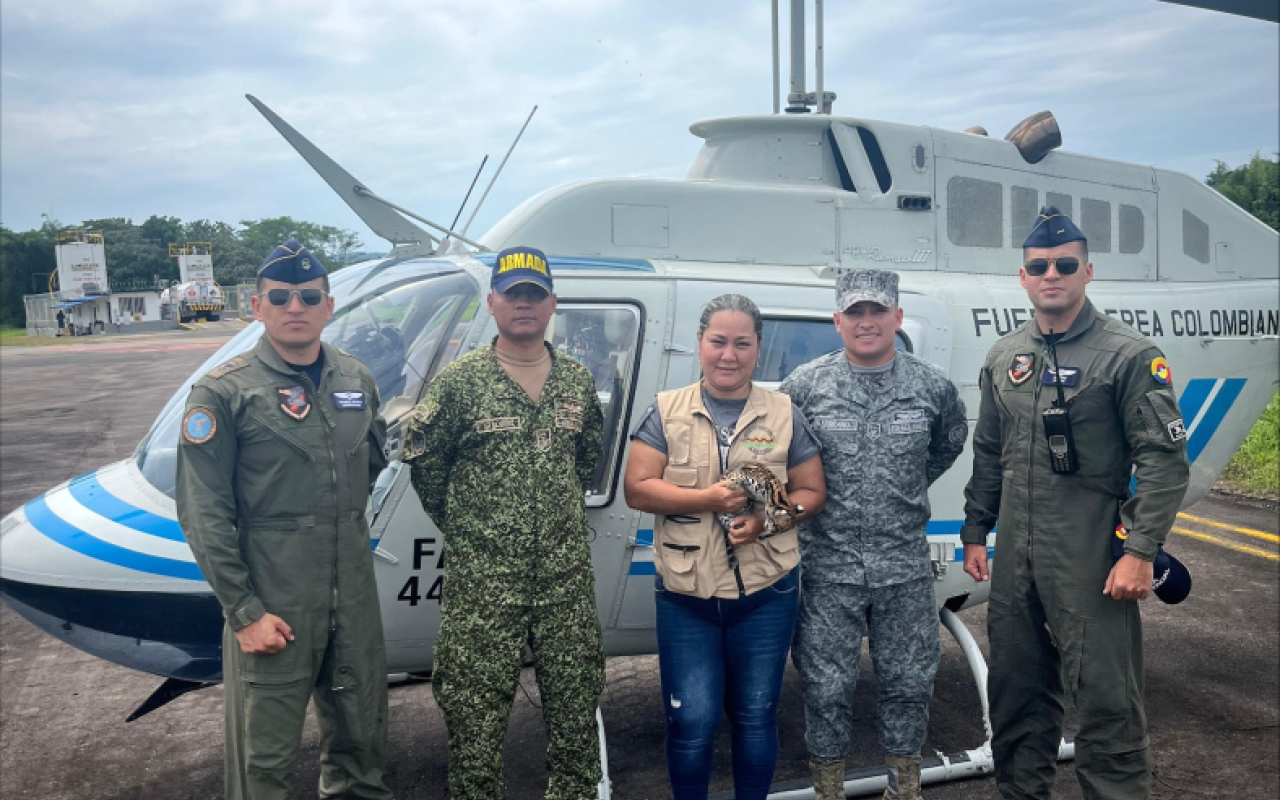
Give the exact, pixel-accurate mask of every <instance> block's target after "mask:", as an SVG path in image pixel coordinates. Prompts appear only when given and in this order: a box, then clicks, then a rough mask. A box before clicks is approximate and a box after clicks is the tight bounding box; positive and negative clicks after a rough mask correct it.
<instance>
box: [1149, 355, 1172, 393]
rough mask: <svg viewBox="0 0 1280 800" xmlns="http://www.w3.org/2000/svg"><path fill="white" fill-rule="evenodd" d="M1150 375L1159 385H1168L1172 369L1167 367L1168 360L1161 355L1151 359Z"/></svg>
mask: <svg viewBox="0 0 1280 800" xmlns="http://www.w3.org/2000/svg"><path fill="white" fill-rule="evenodd" d="M1151 377H1152V378H1154V379H1155V382H1156V383H1158V384H1160V385H1161V386H1168V385H1169V382H1170V381H1172V380H1173V371H1172V370H1170V369H1169V362H1168V361H1165V360H1164V358H1162V357H1157V358H1153V359H1151Z"/></svg>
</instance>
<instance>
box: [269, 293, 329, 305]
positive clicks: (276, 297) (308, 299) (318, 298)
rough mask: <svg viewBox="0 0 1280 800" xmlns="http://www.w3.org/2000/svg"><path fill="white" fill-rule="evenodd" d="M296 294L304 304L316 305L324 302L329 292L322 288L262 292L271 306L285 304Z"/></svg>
mask: <svg viewBox="0 0 1280 800" xmlns="http://www.w3.org/2000/svg"><path fill="white" fill-rule="evenodd" d="M294 295H297V296H298V299H299V300H301V301H302V304H303V305H304V306H318V305H320V304H321V303H323V302H324V299H325V298H326V297H328V296H329V293H328V292H326V291H325V290H324V289H268V290H267V291H265V292H263V293H262V296H263V297H265V298H267V302H268V303H270V304H271V305H273V306H287V305H289V301H290V300H292V299H293V296H294Z"/></svg>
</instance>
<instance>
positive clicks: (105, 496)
mask: <svg viewBox="0 0 1280 800" xmlns="http://www.w3.org/2000/svg"><path fill="white" fill-rule="evenodd" d="M67 488H68V490H69V491H70V492H71V496H72V497H74V498H75V499H76V500H78V501H79V502H80V505H82V506H84V507H85V508H87V509H89V510H90V511H92V512H93V513H95V514H98V515H99V516H103V517H106V518H107V519H109V520H111V521H112V522H116V523H118V524H120V525H123V526H125V527H126V528H131V529H132V530H135V531H138V532H139V533H145V534H148V535H150V536H158V537H160V538H161V539H168V540H169V541H172V542H185V541H186V540H187V537H186V536H184V535H183V533H182V527H181V526H180V525H178V521H177V520H175V519H169V518H168V517H161V516H159V515H157V514H152V513H151V512H150V511H144V510H142V509H141V508H137V507H135V506H132V505H130V504H128V503H126V502H125V501H123V500H121V499H120V498H118V497H116V496H115V495H113V494H111V493H110V492H108V491H107V489H106V487H104V486H103V485H102V483H101V482H100V481H99V480H98V474H97V473H96V472H90V473H89V474H87V475H81V476H80V477H79V478H76V479H75V480H73V481H71V484H70V486H68V487H67Z"/></svg>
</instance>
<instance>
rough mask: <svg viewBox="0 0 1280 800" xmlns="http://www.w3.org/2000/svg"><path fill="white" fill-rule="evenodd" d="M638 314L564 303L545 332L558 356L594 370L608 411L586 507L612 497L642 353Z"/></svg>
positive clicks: (602, 404)
mask: <svg viewBox="0 0 1280 800" xmlns="http://www.w3.org/2000/svg"><path fill="white" fill-rule="evenodd" d="M639 334H640V309H639V308H637V307H636V306H633V305H630V304H626V305H624V304H617V305H614V304H603V303H592V304H586V303H583V304H578V303H561V304H560V306H559V308H558V309H557V310H556V315H555V318H554V319H553V320H552V322H551V326H550V329H549V330H548V331H547V339H548V341H550V342H551V346H552V347H554V348H555V350H556V352H558V353H563V354H565V355H567V356H570V357H571V358H573V359H575V360H577V361H578V362H579V363H581V364H582V365H583V366H585V367H586V368H587V369H589V370H591V377H592V378H594V379H595V384H596V396H597V397H599V398H600V407H601V409H603V411H604V441H603V447H602V448H601V453H600V460H599V461H598V462H596V471H595V477H594V478H593V479H592V482H591V489H590V492H589V494H588V495H587V505H588V506H603V505H607V504H608V502H609V498H610V495H611V494H612V492H613V488H614V484H615V477H616V473H617V471H618V470H617V467H618V460H619V458H620V457H621V451H622V447H621V445H622V444H623V443H624V442H625V441H626V437H625V436H624V433H625V430H626V427H625V422H626V419H625V415H626V408H627V406H628V405H629V404H630V401H631V400H630V399H631V393H632V391H633V390H634V388H635V387H634V383H635V381H634V375H635V364H636V360H637V358H638V357H639V347H640V337H639Z"/></svg>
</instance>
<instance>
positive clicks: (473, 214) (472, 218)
mask: <svg viewBox="0 0 1280 800" xmlns="http://www.w3.org/2000/svg"><path fill="white" fill-rule="evenodd" d="M537 112H538V107H537V106H534V107H533V111H530V112H529V116H528V118H527V119H525V121H524V125H521V126H520V132H519V133H517V134H516V140H515V141H514V142H512V143H511V147H509V148H508V149H507V154H506V155H505V156H503V157H502V163H501V164H499V165H498V171H497V172H495V173H493V177H492V178H490V179H489V185H488V186H486V187H484V194H482V195H480V202H478V203H476V207H475V208H473V209H472V210H471V216H470V217H467V224H466V225H463V226H462V235H463V236H465V235H466V233H467V230H468V229H469V228H470V227H471V223H472V222H474V221H475V218H476V214H479V213H480V207H481V206H483V205H484V201H485V198H487V197H488V196H489V190H490V189H492V188H493V184H494V183H495V182H496V181H497V180H498V176H499V175H501V174H502V168H503V167H505V166H506V165H507V159H508V158H511V151H512V150H515V149H516V145H518V144H520V137H521V136H524V129H525V128H527V127H529V122H530V120H532V119H533V115H534V114H536V113H537ZM458 238H459V239H461V238H462V236H459V237H458Z"/></svg>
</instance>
